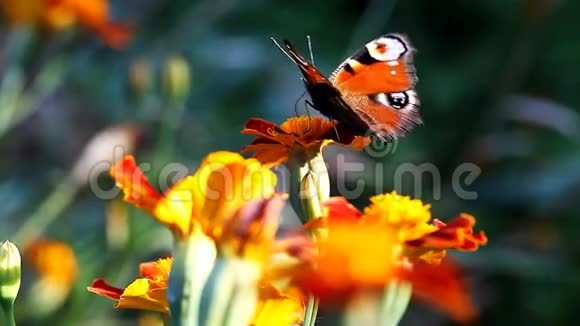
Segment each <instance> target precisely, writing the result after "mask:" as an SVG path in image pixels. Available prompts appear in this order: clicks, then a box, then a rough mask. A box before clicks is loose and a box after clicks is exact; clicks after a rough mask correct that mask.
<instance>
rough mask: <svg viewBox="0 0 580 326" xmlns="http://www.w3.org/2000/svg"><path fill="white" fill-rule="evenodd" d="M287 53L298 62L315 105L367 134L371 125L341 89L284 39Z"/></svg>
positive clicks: (330, 115)
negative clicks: (353, 107) (346, 98)
mask: <svg viewBox="0 0 580 326" xmlns="http://www.w3.org/2000/svg"><path fill="white" fill-rule="evenodd" d="M284 45H285V47H286V51H285V53H287V54H288V56H289V57H290V59H292V61H294V62H295V63H296V65H297V66H298V68H299V69H300V72H301V73H302V75H303V76H304V84H305V85H306V90H307V91H308V93H309V94H310V97H311V98H312V102H313V106H314V108H315V109H316V110H318V111H320V113H322V114H324V115H325V116H327V117H329V118H331V119H336V120H338V121H339V122H341V123H343V124H344V125H345V126H347V127H348V128H349V129H350V130H351V131H352V132H353V133H355V134H361V135H362V134H365V133H366V132H367V131H368V130H369V126H368V125H367V124H366V122H365V121H364V120H363V118H362V117H360V116H359V114H358V113H357V112H356V111H354V110H353V109H352V108H351V107H350V106H349V105H348V103H347V102H346V101H345V100H344V98H343V96H342V95H341V93H340V91H339V90H338V89H337V88H336V87H335V86H333V85H332V82H331V81H330V80H329V79H328V78H326V77H324V75H323V74H322V73H321V72H320V71H319V70H318V69H317V68H316V67H314V65H312V64H311V63H310V62H308V61H307V60H306V59H304V57H302V56H301V55H300V54H299V53H298V52H297V51H296V50H295V49H294V47H293V46H292V44H290V42H288V41H286V40H284Z"/></svg>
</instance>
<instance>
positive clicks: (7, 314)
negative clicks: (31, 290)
mask: <svg viewBox="0 0 580 326" xmlns="http://www.w3.org/2000/svg"><path fill="white" fill-rule="evenodd" d="M1 302H2V309H3V310H4V318H5V320H6V325H8V326H16V321H15V320H14V301H13V300H1Z"/></svg>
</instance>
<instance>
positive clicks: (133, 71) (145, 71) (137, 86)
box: [129, 59, 154, 96]
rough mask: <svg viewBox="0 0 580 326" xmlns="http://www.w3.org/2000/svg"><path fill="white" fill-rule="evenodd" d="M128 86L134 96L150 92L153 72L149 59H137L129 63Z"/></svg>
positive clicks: (152, 83)
mask: <svg viewBox="0 0 580 326" xmlns="http://www.w3.org/2000/svg"><path fill="white" fill-rule="evenodd" d="M129 86H130V87H131V90H132V91H133V93H134V94H135V95H136V96H144V95H147V94H149V93H151V92H152V90H153V86H154V72H153V67H152V66H151V63H150V62H149V61H147V60H146V59H139V60H136V61H134V62H132V63H131V65H130V66H129Z"/></svg>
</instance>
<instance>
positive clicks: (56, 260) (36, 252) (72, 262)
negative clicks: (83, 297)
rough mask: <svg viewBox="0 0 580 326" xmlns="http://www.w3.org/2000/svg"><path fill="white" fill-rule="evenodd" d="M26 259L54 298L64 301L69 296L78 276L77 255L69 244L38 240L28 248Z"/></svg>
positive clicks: (25, 254)
mask: <svg viewBox="0 0 580 326" xmlns="http://www.w3.org/2000/svg"><path fill="white" fill-rule="evenodd" d="M24 258H25V260H26V262H27V263H28V264H29V265H30V266H32V268H34V270H36V271H37V273H38V276H39V279H40V281H42V282H43V283H45V284H46V285H47V286H49V287H50V290H51V293H52V295H53V297H59V298H62V299H64V298H65V297H66V296H67V295H68V293H69V292H70V290H71V288H72V286H73V284H74V282H75V281H76V279H77V276H78V263H77V259H76V255H75V253H74V251H73V249H72V248H71V247H70V246H69V245H68V244H66V243H64V242H61V241H56V240H48V239H42V240H37V241H35V242H33V243H32V244H31V245H30V246H29V247H28V248H26V251H25V253H24Z"/></svg>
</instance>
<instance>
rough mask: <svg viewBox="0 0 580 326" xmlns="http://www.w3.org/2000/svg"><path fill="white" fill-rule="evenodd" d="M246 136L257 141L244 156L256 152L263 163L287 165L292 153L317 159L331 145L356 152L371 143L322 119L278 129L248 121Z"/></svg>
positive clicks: (301, 119)
mask: <svg viewBox="0 0 580 326" xmlns="http://www.w3.org/2000/svg"><path fill="white" fill-rule="evenodd" d="M242 133H243V134H246V135H254V136H257V137H258V138H257V139H255V140H254V141H252V142H251V143H250V144H249V145H248V146H246V147H245V148H244V149H242V153H248V152H254V157H255V158H256V159H258V160H259V161H260V162H263V163H271V164H280V163H283V162H287V161H288V159H289V156H290V153H292V152H295V151H301V152H303V153H302V154H303V155H302V156H305V157H315V156H316V155H318V154H319V153H320V151H321V150H322V148H323V147H324V146H326V145H328V144H330V143H336V144H338V145H344V146H349V147H352V148H354V149H357V150H361V149H363V148H364V147H365V146H366V145H368V144H369V143H370V138H369V137H361V136H355V135H353V134H352V133H350V132H349V131H348V129H347V128H343V127H342V126H337V125H336V123H335V122H331V121H328V120H326V119H324V118H322V117H305V116H304V117H295V118H290V119H288V120H286V121H285V122H284V123H282V124H281V125H279V126H277V125H276V124H273V123H271V122H269V121H266V120H263V119H257V118H253V119H250V120H248V122H247V123H246V126H245V128H244V130H242Z"/></svg>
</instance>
